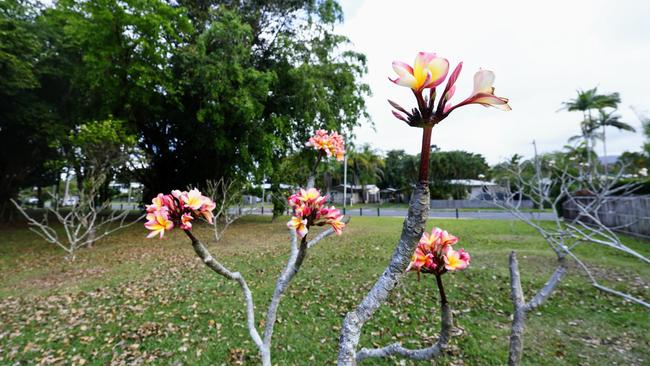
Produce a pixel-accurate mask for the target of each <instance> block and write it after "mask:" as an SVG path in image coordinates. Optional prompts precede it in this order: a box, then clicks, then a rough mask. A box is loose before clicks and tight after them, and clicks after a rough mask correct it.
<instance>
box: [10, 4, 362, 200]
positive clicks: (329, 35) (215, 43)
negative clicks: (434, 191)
mask: <svg viewBox="0 0 650 366" xmlns="http://www.w3.org/2000/svg"><path fill="white" fill-rule="evenodd" d="M0 9H1V11H2V14H1V16H2V20H0V22H1V26H0V31H1V32H3V33H2V39H3V42H2V44H1V45H0V67H1V68H2V71H3V72H2V76H0V96H2V100H1V101H0V103H2V105H1V107H2V110H1V111H0V113H2V115H1V116H2V128H1V130H0V139H2V142H3V144H2V146H3V147H2V148H3V149H6V151H5V153H3V154H2V158H0V169H2V173H3V174H2V182H0V204H2V205H6V202H8V200H9V198H11V197H16V195H17V193H18V191H19V190H20V189H21V188H24V187H28V186H31V185H44V184H51V183H54V182H53V181H57V180H59V179H60V178H59V177H60V176H61V172H62V171H63V170H65V171H67V170H68V169H66V166H65V164H62V163H60V160H61V159H62V155H63V153H65V152H66V150H65V149H64V147H65V146H58V147H59V149H57V148H56V147H57V146H50V144H49V142H51V141H63V140H64V139H65V137H66V135H67V134H68V132H69V131H70V130H75V129H76V128H78V127H79V126H80V125H82V124H83V123H86V122H87V121H104V120H107V119H114V120H120V121H124V123H125V128H127V129H128V130H129V131H131V132H133V133H134V134H135V135H136V136H137V142H138V148H139V150H140V151H141V153H142V154H141V156H142V158H146V159H142V158H141V159H139V160H140V162H141V163H139V164H138V166H137V167H135V168H132V169H130V170H129V174H130V176H129V178H128V179H129V180H137V181H140V182H142V183H144V185H145V190H144V191H145V192H144V196H145V197H144V198H145V199H148V198H150V195H151V194H150V193H151V192H158V191H168V190H170V189H171V188H173V187H187V186H188V185H201V184H204V183H205V181H207V180H215V179H221V178H224V179H226V180H228V181H232V180H233V179H234V180H237V179H239V180H241V179H247V180H258V181H259V180H261V179H262V178H263V177H265V176H266V177H269V176H271V175H273V171H274V169H280V167H279V166H278V164H280V162H281V161H282V158H283V157H285V156H287V155H289V154H290V153H291V152H292V151H295V150H296V149H297V148H298V147H301V144H302V141H305V140H306V139H307V137H309V136H310V135H311V134H312V133H313V131H314V130H316V129H318V128H326V129H329V130H337V131H340V132H344V133H345V134H346V136H348V137H352V136H353V135H352V130H353V128H354V127H355V126H357V125H358V124H359V123H360V121H361V120H362V119H364V118H366V119H367V117H368V116H367V113H366V112H365V102H364V98H365V96H366V95H367V94H369V88H368V86H367V85H365V84H363V83H360V82H359V80H360V79H361V76H362V75H363V74H364V73H365V72H366V65H365V57H364V56H363V55H362V54H360V53H357V52H353V51H349V50H348V49H349V47H348V46H347V43H348V40H347V39H346V38H345V37H343V36H340V35H337V34H335V33H334V26H335V24H336V23H337V22H339V21H341V19H342V12H341V8H340V6H339V5H338V4H337V3H336V2H335V1H331V0H303V1H290V2H287V1H279V0H276V1H246V2H238V1H237V2H235V1H228V0H220V1H217V0H215V1H210V0H208V1H201V2H192V1H181V2H168V1H164V0H125V1H117V0H99V1H92V2H88V1H79V0H61V1H57V2H56V3H54V4H52V5H50V6H48V7H44V8H42V9H40V8H37V7H36V6H35V5H34V4H32V3H28V2H21V1H19V0H10V1H8V2H3V4H2V5H1V8H0ZM68 150H69V149H68ZM10 156H15V157H14V158H12V159H9V158H8V157H10ZM199 157H201V158H200V159H199ZM57 161H59V163H56V162H57ZM25 167H29V169H25ZM170 171H173V172H174V173H175V174H169V172H170ZM57 186H58V185H57Z"/></svg>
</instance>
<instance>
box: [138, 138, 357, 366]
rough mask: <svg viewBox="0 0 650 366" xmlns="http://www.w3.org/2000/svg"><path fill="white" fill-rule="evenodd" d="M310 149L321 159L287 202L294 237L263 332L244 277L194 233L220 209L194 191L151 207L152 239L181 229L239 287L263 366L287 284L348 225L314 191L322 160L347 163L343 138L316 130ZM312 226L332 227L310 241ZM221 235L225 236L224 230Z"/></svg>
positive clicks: (175, 194)
mask: <svg viewBox="0 0 650 366" xmlns="http://www.w3.org/2000/svg"><path fill="white" fill-rule="evenodd" d="M306 145H307V147H311V148H313V149H315V150H317V152H318V153H317V158H316V161H315V162H314V164H313V169H312V171H311V174H310V178H309V179H308V183H307V188H306V189H303V188H301V189H300V190H299V191H298V192H297V193H295V194H293V195H292V196H291V197H289V205H290V206H291V208H292V209H293V216H292V217H291V219H290V220H289V222H287V226H288V227H289V229H290V233H291V254H290V256H289V259H288V261H287V264H286V266H285V268H284V270H283V271H282V273H281V274H280V276H279V277H278V279H277V282H276V286H275V290H274V292H273V296H272V298H271V302H270V304H269V307H268V309H267V313H266V319H265V322H264V331H263V332H260V331H259V330H258V329H257V323H256V322H255V305H254V301H253V294H252V293H251V291H250V289H249V287H248V284H247V283H246V280H245V279H244V276H243V275H242V274H241V273H239V272H235V271H232V270H231V269H229V268H227V267H226V266H224V265H223V264H222V263H221V262H220V261H219V259H218V257H217V256H216V255H213V254H212V253H211V252H210V251H209V250H208V248H207V247H206V246H205V245H204V244H203V243H202V242H201V241H200V240H199V239H198V238H196V236H194V234H193V233H192V224H193V222H196V220H199V219H204V220H205V221H207V222H209V223H210V224H213V220H214V214H213V210H214V209H215V208H216V204H215V203H214V202H213V201H212V199H210V198H209V197H206V196H204V195H203V194H201V192H200V191H199V190H198V189H191V190H190V191H189V192H188V191H182V192H181V191H178V190H174V191H172V192H171V194H166V195H165V194H162V193H160V194H158V196H157V197H155V198H154V199H153V200H152V203H151V205H148V206H147V223H146V224H145V227H146V228H147V229H148V230H150V233H149V235H148V237H155V236H159V237H160V238H162V237H163V236H164V234H165V233H166V232H168V231H170V230H172V229H173V228H175V227H178V228H180V229H181V230H183V232H184V233H185V234H186V235H187V236H188V237H189V239H190V240H191V242H192V247H193V248H194V251H195V253H196V254H197V255H198V256H199V258H201V260H202V261H203V263H205V265H206V266H208V268H210V269H211V270H213V271H214V272H216V273H217V274H219V275H221V276H223V277H225V278H226V279H228V280H231V281H235V282H237V283H238V284H239V286H240V288H241V290H242V294H243V296H244V302H245V306H246V325H247V328H248V332H249V334H250V337H251V339H252V340H253V343H254V344H255V346H256V347H257V348H258V350H259V354H260V358H261V360H262V365H264V366H270V365H271V341H272V337H273V327H274V325H275V322H276V318H277V311H278V307H279V305H280V300H281V298H282V296H283V294H284V292H285V291H286V290H287V288H288V286H289V283H290V282H291V280H292V279H293V277H294V276H295V275H296V274H297V273H298V271H299V270H300V268H301V266H302V264H303V262H304V260H305V258H306V256H307V252H308V250H309V248H311V247H313V246H314V245H316V244H317V243H318V242H320V241H321V240H322V239H324V238H326V237H328V236H330V235H332V234H333V233H336V234H338V235H341V233H342V232H343V229H344V228H345V225H346V220H344V217H343V215H342V214H341V212H340V211H339V210H338V209H336V207H334V206H327V202H328V200H329V197H328V196H323V195H321V192H320V191H319V190H318V189H316V188H314V187H313V184H314V178H313V177H314V173H315V171H316V168H317V167H318V164H319V162H320V161H321V160H322V159H323V158H325V157H336V159H337V160H342V159H343V155H344V153H345V146H344V141H343V137H342V136H340V135H339V134H338V133H336V132H331V133H328V132H327V131H325V130H318V131H316V134H315V135H314V136H313V137H312V138H310V139H309V141H308V142H307V144H306ZM314 226H329V228H327V229H326V230H324V231H321V232H320V233H319V234H318V235H315V236H313V237H312V238H309V237H308V236H309V233H310V229H312V228H313V227H314ZM221 235H223V230H222V231H221Z"/></svg>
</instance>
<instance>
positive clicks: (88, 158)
mask: <svg viewBox="0 0 650 366" xmlns="http://www.w3.org/2000/svg"><path fill="white" fill-rule="evenodd" d="M136 142H137V141H136V136H135V135H133V134H131V133H129V132H128V130H127V129H126V126H125V123H124V122H123V121H119V120H113V119H108V120H104V121H92V122H88V123H84V124H82V125H80V126H79V127H77V128H76V129H75V130H74V131H72V132H71V133H70V135H69V136H67V139H66V140H65V141H62V142H61V148H62V149H63V150H64V151H66V158H67V162H68V163H69V164H71V165H72V166H73V167H74V168H75V172H76V175H77V180H78V182H79V183H80V184H84V183H86V182H85V180H88V179H92V180H93V181H94V182H95V183H97V184H103V183H104V180H105V179H106V178H112V174H111V173H114V171H115V170H116V168H120V167H122V166H123V165H124V164H125V163H126V162H127V161H128V160H129V158H130V155H131V152H132V149H133V148H134V147H135V145H136ZM107 183H108V182H107Z"/></svg>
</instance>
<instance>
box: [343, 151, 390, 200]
mask: <svg viewBox="0 0 650 366" xmlns="http://www.w3.org/2000/svg"><path fill="white" fill-rule="evenodd" d="M348 164H350V167H351V170H352V177H353V178H352V180H353V182H354V184H355V185H360V186H361V201H362V203H366V185H368V184H371V183H376V182H379V181H380V180H381V177H382V176H383V174H384V172H383V170H382V169H383V167H384V160H383V159H382V158H381V157H380V156H379V154H378V153H377V152H376V151H375V150H374V149H373V148H372V147H371V146H370V144H364V145H363V146H361V148H360V149H358V150H357V151H354V152H350V153H349V155H348Z"/></svg>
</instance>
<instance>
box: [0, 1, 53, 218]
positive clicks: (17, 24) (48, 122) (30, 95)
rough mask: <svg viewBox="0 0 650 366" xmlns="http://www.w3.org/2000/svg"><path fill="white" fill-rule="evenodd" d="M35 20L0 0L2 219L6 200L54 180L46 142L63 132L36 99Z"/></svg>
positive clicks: (26, 6) (24, 7) (25, 7)
mask: <svg viewBox="0 0 650 366" xmlns="http://www.w3.org/2000/svg"><path fill="white" fill-rule="evenodd" d="M35 17H36V9H35V8H33V5H32V4H31V3H27V2H25V1H20V0H7V1H2V2H0V219H6V218H8V217H10V216H11V213H12V207H13V206H12V205H11V204H10V203H9V202H8V200H9V199H10V198H12V197H16V196H17V194H18V191H19V190H20V189H21V188H23V187H27V186H35V185H36V186H44V185H47V184H51V183H53V182H54V181H56V179H57V170H56V168H57V167H58V166H59V164H57V161H58V160H59V159H60V156H59V154H58V153H57V151H56V150H55V149H54V148H52V147H51V146H50V145H49V141H51V139H52V138H54V136H56V135H57V133H59V132H60V131H61V130H60V129H59V128H58V121H57V120H56V119H55V118H54V115H53V113H52V111H51V109H50V108H49V106H48V105H47V104H46V103H44V102H43V101H42V100H41V99H40V98H39V96H38V91H39V90H40V88H41V84H40V77H41V74H42V72H43V71H42V70H41V69H40V67H39V65H38V61H39V59H40V57H41V54H42V49H43V45H42V42H41V40H40V39H39V35H40V32H39V29H37V28H36V27H35V25H34V19H35Z"/></svg>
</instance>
